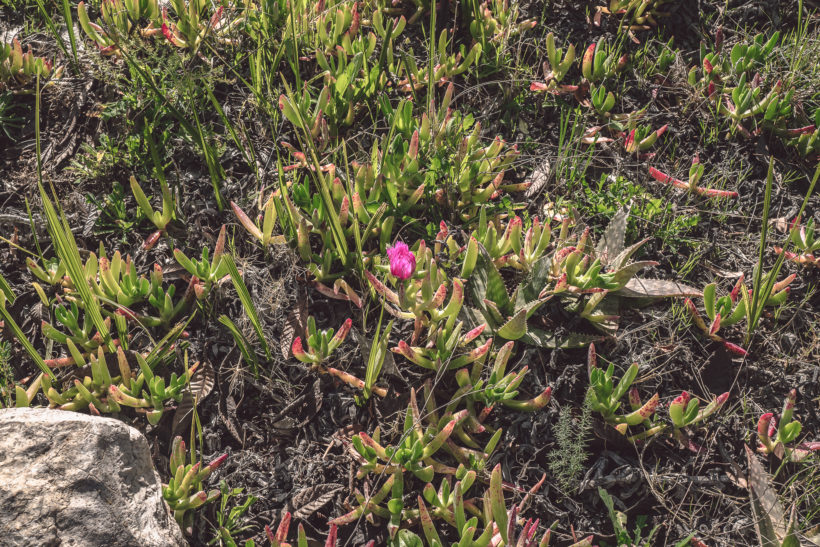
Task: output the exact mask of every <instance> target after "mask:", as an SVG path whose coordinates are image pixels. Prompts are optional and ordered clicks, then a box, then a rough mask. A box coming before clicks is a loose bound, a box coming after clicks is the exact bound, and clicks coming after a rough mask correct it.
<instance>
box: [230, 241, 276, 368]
mask: <svg viewBox="0 0 820 547" xmlns="http://www.w3.org/2000/svg"><path fill="white" fill-rule="evenodd" d="M222 260H224V261H225V263H226V264H227V265H228V275H230V276H231V281H233V286H234V288H235V289H236V293H237V294H238V295H239V300H240V301H241V302H242V307H243V308H245V313H247V314H248V318H249V319H250V320H251V325H253V329H254V330H255V331H256V335H257V336H258V337H259V342H260V343H261V344H262V347H263V348H264V349H265V355H266V356H267V358H268V359H270V358H271V352H270V347H268V342H267V340H265V334H264V333H263V332H262V323H261V322H260V321H259V315H258V314H257V313H256V307H255V306H254V305H253V301H252V300H251V295H250V293H249V292H248V287H246V286H245V282H244V281H243V280H242V275H240V273H239V270H237V269H236V263H235V262H234V260H233V257H232V256H231V255H228V254H226V255H223V257H222ZM223 324H224V323H223Z"/></svg>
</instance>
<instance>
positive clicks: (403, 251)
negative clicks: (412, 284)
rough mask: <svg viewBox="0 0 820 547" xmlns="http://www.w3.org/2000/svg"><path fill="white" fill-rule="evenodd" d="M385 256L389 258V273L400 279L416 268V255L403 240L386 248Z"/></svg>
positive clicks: (406, 277) (408, 275)
mask: <svg viewBox="0 0 820 547" xmlns="http://www.w3.org/2000/svg"><path fill="white" fill-rule="evenodd" d="M387 258H388V259H389V260H390V273H391V274H392V275H393V276H394V277H396V278H398V279H401V280H402V281H403V280H405V279H408V278H409V277H410V276H411V275H413V272H414V271H415V270H416V256H415V255H414V254H413V253H412V251H410V248H409V247H407V244H406V243H404V242H403V241H397V242H396V243H395V244H394V245H391V246H389V247H388V248H387Z"/></svg>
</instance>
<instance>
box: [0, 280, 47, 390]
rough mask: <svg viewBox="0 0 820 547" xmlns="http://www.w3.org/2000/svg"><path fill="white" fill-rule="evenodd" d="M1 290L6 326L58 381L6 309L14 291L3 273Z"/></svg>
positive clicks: (0, 310)
mask: <svg viewBox="0 0 820 547" xmlns="http://www.w3.org/2000/svg"><path fill="white" fill-rule="evenodd" d="M0 291H2V294H3V295H2V296H0V317H2V319H3V321H4V323H5V325H6V328H9V329H11V333H12V334H13V335H14V337H15V338H17V340H19V341H20V344H22V346H23V349H24V350H26V353H28V355H29V357H31V360H32V361H34V363H35V364H36V365H37V367H38V368H39V369H40V370H42V371H43V374H45V375H47V376H48V377H49V378H51V379H52V380H54V381H56V380H57V379H56V378H55V376H54V373H53V372H51V369H50V368H48V365H46V362H45V361H44V360H43V358H42V356H41V355H40V354H39V353H37V350H36V349H34V346H33V345H32V344H31V342H29V340H28V338H26V335H25V334H23V330H22V329H21V328H20V326H19V325H18V324H17V322H16V321H14V318H13V317H12V316H11V314H10V313H9V310H7V309H6V301H8V302H12V303H13V302H14V293H13V292H12V290H11V287H10V286H9V284H8V282H7V281H6V279H5V278H4V277H3V275H2V274H0Z"/></svg>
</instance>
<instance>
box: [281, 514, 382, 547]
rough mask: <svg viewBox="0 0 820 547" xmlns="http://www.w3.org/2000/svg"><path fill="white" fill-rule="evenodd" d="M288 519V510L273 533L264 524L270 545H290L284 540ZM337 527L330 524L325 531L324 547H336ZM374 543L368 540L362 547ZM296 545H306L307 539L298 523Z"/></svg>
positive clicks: (306, 546) (368, 546)
mask: <svg viewBox="0 0 820 547" xmlns="http://www.w3.org/2000/svg"><path fill="white" fill-rule="evenodd" d="M290 520H291V515H290V512H289V511H285V514H284V515H282V520H281V521H280V522H279V526H277V527H276V532H275V533H274V532H273V531H272V530H271V529H270V526H268V525H267V524H266V525H265V535H266V536H268V541H270V547H292V544H290V543H287V542H286V541H285V540H287V538H288V530H289V529H290ZM338 534H339V532H338V527H337V526H336V525H335V524H331V525H330V530H329V531H328V533H327V537H326V538H325V543H324V547H336V546H337V544H338ZM374 545H375V541H374V540H370V541H369V542H368V543H366V544H365V545H364V547H373V546H374ZM296 547H308V539H307V534H306V533H305V527H304V526H302V524H301V523H300V524H299V528H298V532H297V535H296Z"/></svg>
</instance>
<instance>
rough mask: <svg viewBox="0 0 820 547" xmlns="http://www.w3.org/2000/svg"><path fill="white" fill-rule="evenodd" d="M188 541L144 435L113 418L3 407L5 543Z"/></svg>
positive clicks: (1, 528) (165, 546)
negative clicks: (165, 494)
mask: <svg viewBox="0 0 820 547" xmlns="http://www.w3.org/2000/svg"><path fill="white" fill-rule="evenodd" d="M6 545H8V546H12V545H13V546H15V547H23V546H29V545H31V546H37V547H45V546H57V545H59V546H62V547H68V546H71V547H79V546H83V547H85V546H89V547H91V546H106V547H131V546H134V547H173V546H178V545H187V543H186V541H185V539H184V537H183V535H182V531H181V530H180V528H179V526H178V525H177V523H176V521H175V520H174V518H173V516H172V515H171V512H170V510H169V509H168V507H167V505H166V504H165V502H164V501H163V499H162V490H161V484H160V478H159V475H158V474H157V472H156V470H154V467H153V465H152V463H151V454H150V452H149V449H148V442H147V441H146V439H145V437H144V436H143V435H142V434H141V433H140V432H139V431H137V430H136V429H134V428H133V427H130V426H128V425H126V424H124V423H122V422H120V421H118V420H114V419H112V418H100V417H95V416H88V415H85V414H79V413H76V412H69V411H63V410H52V409H46V408H12V409H4V410H0V546H6Z"/></svg>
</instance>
